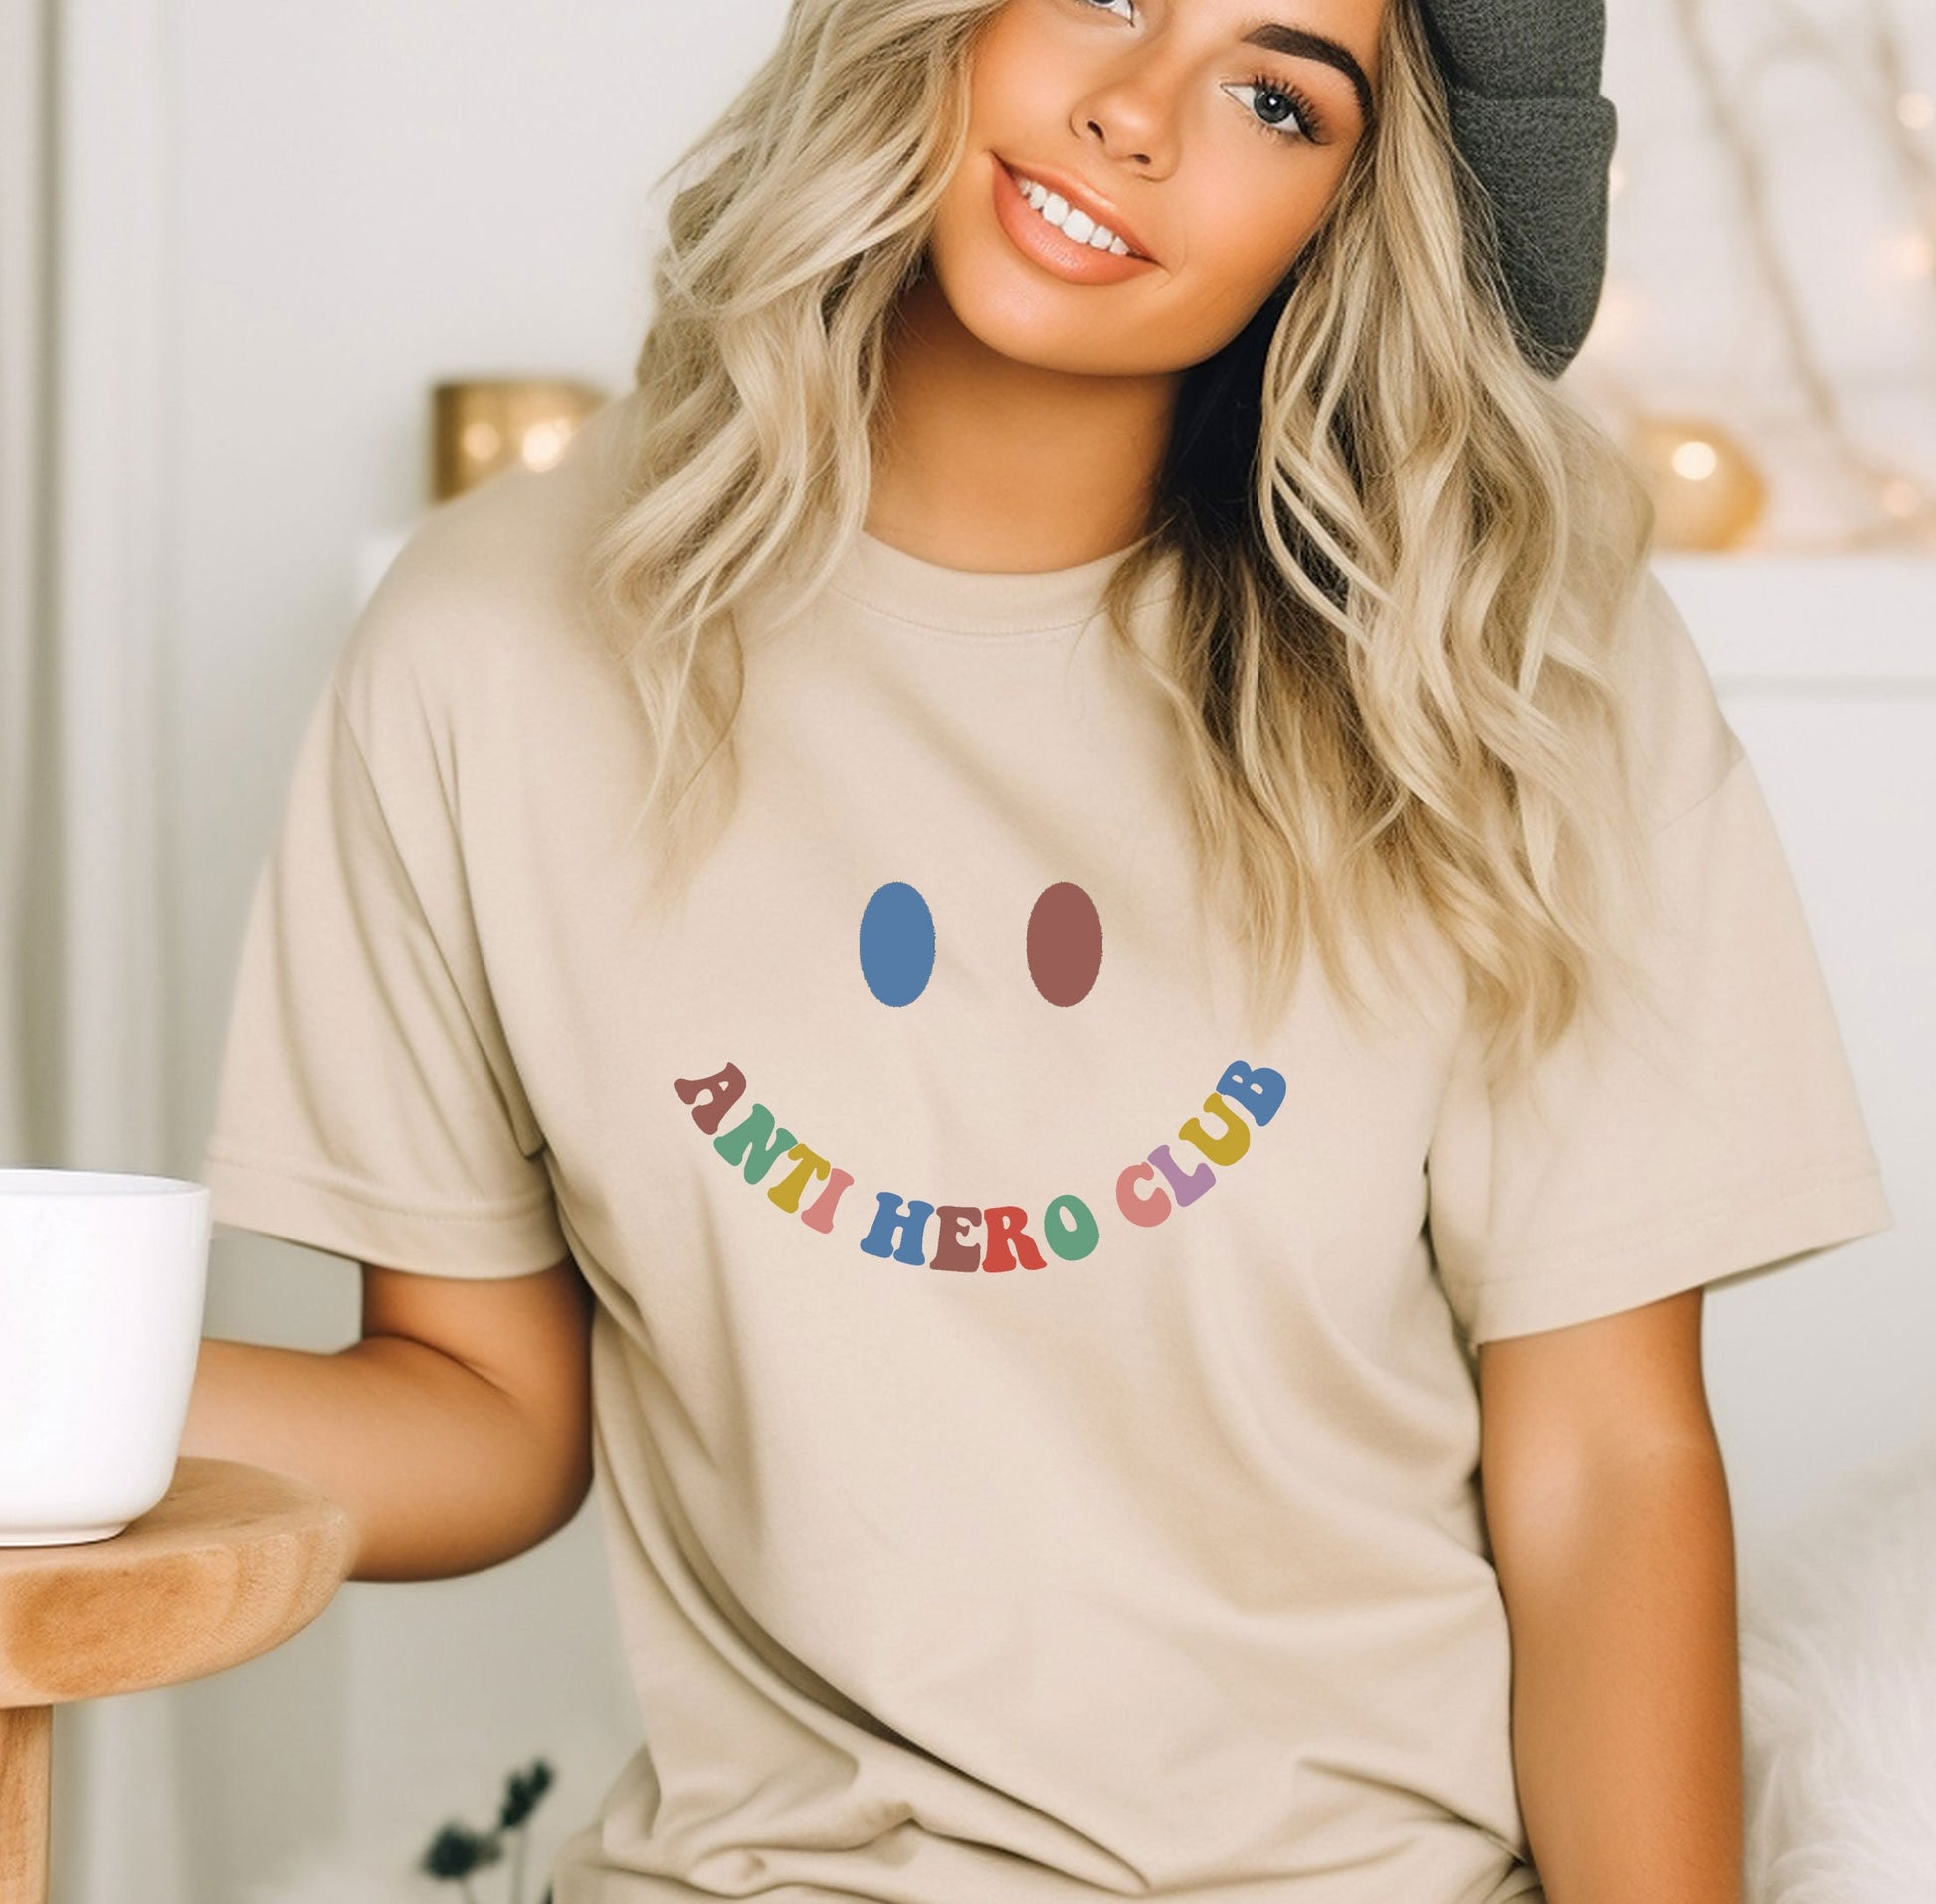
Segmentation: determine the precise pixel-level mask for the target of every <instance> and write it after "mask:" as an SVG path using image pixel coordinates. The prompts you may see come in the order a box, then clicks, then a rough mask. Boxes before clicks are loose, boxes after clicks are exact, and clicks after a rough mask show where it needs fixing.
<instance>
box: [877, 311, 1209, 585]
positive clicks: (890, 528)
mask: <svg viewBox="0 0 1936 1904" xmlns="http://www.w3.org/2000/svg"><path fill="white" fill-rule="evenodd" d="M887 365H888V367H887V388H886V393H885V401H884V403H883V404H882V406H881V412H880V416H879V418H878V419H877V422H876V431H875V442H874V454H873V486H872V490H871V496H870V499H869V508H868V518H867V527H868V530H869V532H870V533H871V534H872V535H874V536H877V537H878V538H879V539H880V540H881V541H883V542H886V543H889V544H891V545H892V546H893V547H895V548H898V549H904V550H905V551H906V552H907V553H908V554H910V555H916V556H919V557H921V558H922V559H923V560H924V561H929V562H935V563H939V564H940V565H941V566H943V567H945V568H957V569H968V570H974V571H981V572H988V571H1001V572H1012V573H1034V572H1039V571H1043V570H1049V569H1063V568H1074V567H1076V566H1077V565H1078V564H1080V563H1083V562H1090V561H1094V560H1096V559H1097V558H1098V557H1100V556H1104V555H1109V554H1113V553H1114V552H1115V551H1116V550H1117V549H1120V548H1126V547H1127V546H1128V545H1129V544H1130V543H1131V542H1133V541H1135V540H1136V538H1137V537H1138V536H1139V535H1141V534H1142V533H1143V531H1144V529H1145V527H1146V526H1147V517H1148V510H1149V500H1150V496H1151V494H1152V492H1153V490H1154V486H1155V480H1156V473H1157V469H1158V466H1159V464H1160V462H1161V459H1162V455H1163V451H1164V448H1165V446H1166V444H1167V442H1168V439H1169V431H1170V424H1171V419H1172V417H1173V416H1174V414H1175V407H1176V396H1177V390H1178V387H1179V385H1180V383H1181V374H1182V373H1180V372H1174V373H1168V374H1160V375H1152V376H1149V377H1094V376H1082V375H1076V374H1073V373H1065V372H1062V371H1057V370H1053V369H1044V368H1042V367H1041V366H1038V365H1034V364H1026V363H1019V362H1017V361H1016V360H1015V359H1013V358H1010V357H1005V356H1003V355H1002V354H1001V353H1000V352H999V351H995V350H991V349H990V348H989V347H988V346H987V345H986V344H984V343H983V342H982V341H981V340H980V339H979V338H978V337H976V336H974V335H973V334H972V333H970V332H969V331H968V330H967V329H965V328H964V327H963V325H962V324H961V323H960V321H959V320H958V319H957V318H956V316H955V315H954V312H953V311H952V310H951V309H950V308H949V307H948V304H947V300H946V299H945V298H944V297H943V295H942V294H941V290H940V287H939V286H938V285H937V284H936V283H935V282H934V280H933V278H932V276H931V275H928V276H924V277H923V278H921V279H920V280H919V281H918V283H917V284H916V285H915V286H913V287H912V288H911V289H910V290H909V291H908V293H907V294H906V296H905V297H904V298H903V299H902V302H901V305H900V308H899V310H898V312H897V313H896V316H895V319H894V322H893V327H892V329H891V331H890V334H889V339H888V358H887Z"/></svg>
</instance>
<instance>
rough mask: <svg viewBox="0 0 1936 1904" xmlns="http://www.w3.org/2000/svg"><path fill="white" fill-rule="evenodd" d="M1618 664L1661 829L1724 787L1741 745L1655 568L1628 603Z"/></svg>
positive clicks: (1653, 820) (1643, 783) (1640, 772)
mask: <svg viewBox="0 0 1936 1904" xmlns="http://www.w3.org/2000/svg"><path fill="white" fill-rule="evenodd" d="M1615 664H1616V667H1617V670H1618V674H1619V680H1620V692H1621V695H1622V700H1623V705H1624V707H1625V710H1626V714H1627V719H1628V731H1629V734H1630V737H1631V740H1632V744H1633V762H1634V771H1635V774H1636V777H1637V779H1638V781H1639V785H1640V789H1641V808H1642V812H1643V814H1644V815H1645V816H1646V819H1647V820H1648V821H1649V823H1650V825H1651V827H1652V828H1653V829H1655V830H1657V829H1658V828H1660V827H1663V826H1665V825H1666V824H1668V822H1670V821H1672V820H1675V819H1677V818H1678V817H1679V816H1680V815H1681V814H1683V813H1685V812H1687V811H1688V810H1689V809H1691V808H1693V807H1696V806H1698V805H1699V804H1700V803H1701V802H1702V801H1703V800H1705V799H1706V798H1707V797H1708V795H1710V794H1711V793H1713V792H1714V791H1715V790H1716V789H1717V788H1719V787H1720V785H1721V783H1722V782H1723V781H1724V780H1726V778H1727V777H1728V775H1729V773H1730V772H1732V770H1733V768H1734V765H1735V763H1736V762H1737V761H1738V760H1739V759H1740V758H1741V756H1742V746H1741V742H1740V740H1739V738H1738V737H1737V736H1736V734H1735V732H1734V729H1733V728H1732V727H1731V726H1730V725H1729V724H1728V720H1727V716H1726V715H1725V714H1724V713H1723V711H1722V709H1721V704H1720V700H1719V697H1718V696H1717V695H1716V693H1715V691H1714V681H1713V677H1712V675H1711V674H1710V673H1709V671H1708V667H1707V663H1706V660H1705V658H1704V657H1703V656H1702V654H1701V651H1700V647H1699V644H1698V643H1697V642H1696V641H1695V638H1694V633H1693V630H1692V629H1691V628H1689V626H1688V624H1687V619H1686V617H1685V616H1684V615H1683V614H1682V613H1681V611H1680V606H1679V604H1678V603H1677V602H1676V601H1675V600H1674V598H1673V595H1672V593H1671V592H1670V591H1669V590H1668V588H1667V585H1666V584H1665V582H1663V581H1662V580H1661V578H1660V575H1659V573H1658V571H1657V569H1656V568H1655V567H1654V566H1653V565H1652V564H1651V563H1650V562H1649V563H1648V564H1647V565H1646V567H1645V568H1643V569H1642V571H1641V572H1640V574H1639V576H1638V577H1637V579H1636V581H1635V585H1634V587H1633V589H1632V590H1631V591H1630V593H1629V596H1628V599H1627V602H1626V604H1625V607H1624V613H1623V616H1622V620H1621V624H1620V627H1619V630H1618V640H1617V642H1616V644H1615Z"/></svg>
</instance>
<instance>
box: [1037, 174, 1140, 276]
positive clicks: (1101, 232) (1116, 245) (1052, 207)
mask: <svg viewBox="0 0 1936 1904" xmlns="http://www.w3.org/2000/svg"><path fill="white" fill-rule="evenodd" d="M1016 182H1017V183H1018V184H1019V185H1020V186H1021V187H1022V196H1023V197H1024V198H1026V199H1027V200H1028V201H1029V203H1030V204H1031V205H1033V206H1034V207H1035V208H1036V210H1037V211H1038V212H1040V213H1041V214H1042V216H1043V217H1044V218H1045V219H1046V220H1047V221H1048V222H1049V223H1050V224H1051V225H1054V226H1055V227H1056V229H1057V230H1058V231H1060V232H1061V233H1062V234H1063V235H1064V236H1065V238H1072V239H1074V241H1075V242H1076V244H1078V245H1087V246H1089V247H1091V248H1092V249H1093V250H1095V251H1099V252H1113V253H1115V255H1116V256H1117V257H1118V258H1126V257H1127V256H1128V255H1129V247H1128V246H1127V245H1126V244H1124V243H1123V241H1122V240H1121V239H1120V238H1118V237H1117V236H1116V234H1115V233H1114V232H1112V231H1111V230H1110V229H1109V228H1108V226H1106V225H1098V224H1097V223H1096V222H1095V220H1094V219H1092V218H1091V217H1090V216H1089V215H1088V213H1087V212H1078V211H1076V210H1075V209H1074V208H1073V207H1072V206H1071V205H1070V204H1069V202H1068V200H1067V199H1065V197H1064V196H1063V195H1062V193H1060V192H1052V191H1051V190H1050V189H1049V188H1048V186H1046V185H1038V184H1037V183H1036V182H1035V180H1034V179H1031V178H1021V177H1019V176H1018V178H1017V180H1016Z"/></svg>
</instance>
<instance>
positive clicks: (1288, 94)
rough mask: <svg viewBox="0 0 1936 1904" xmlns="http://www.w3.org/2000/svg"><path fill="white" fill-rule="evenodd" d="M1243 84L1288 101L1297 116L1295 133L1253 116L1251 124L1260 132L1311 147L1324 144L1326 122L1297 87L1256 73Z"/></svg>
mask: <svg viewBox="0 0 1936 1904" xmlns="http://www.w3.org/2000/svg"><path fill="white" fill-rule="evenodd" d="M1242 84H1248V85H1250V86H1254V87H1256V88H1257V90H1258V92H1259V93H1274V94H1275V95H1277V96H1278V98H1280V99H1288V100H1289V101H1290V104H1291V108H1292V110H1294V111H1295V112H1296V114H1297V126H1298V129H1297V130H1296V131H1295V132H1287V131H1285V130H1284V128H1283V126H1282V125H1272V124H1271V123H1270V121H1269V120H1268V119H1260V118H1258V117H1257V116H1256V115H1255V114H1252V115H1251V123H1252V124H1253V125H1255V126H1256V127H1257V128H1258V131H1259V132H1262V133H1264V134H1265V135H1266V136H1267V137H1269V138H1273V139H1288V140H1290V141H1292V142H1293V143H1294V142H1295V141H1297V140H1298V139H1302V140H1304V141H1305V142H1306V143H1307V144H1311V145H1322V144H1323V143H1324V121H1323V120H1322V119H1321V118H1320V117H1319V116H1318V112H1317V107H1316V106H1314V105H1313V104H1312V103H1311V102H1310V100H1309V99H1308V98H1306V97H1305V96H1304V95H1303V94H1302V93H1301V92H1300V91H1299V90H1298V89H1297V88H1296V87H1294V86H1280V85H1279V84H1278V83H1277V82H1276V81H1275V80H1273V79H1271V78H1270V76H1269V75H1268V74H1266V73H1254V74H1253V75H1252V76H1251V78H1250V80H1249V81H1248V82H1243V83H1242ZM1227 90H1228V89H1227Z"/></svg>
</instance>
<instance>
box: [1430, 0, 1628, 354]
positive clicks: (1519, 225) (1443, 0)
mask: <svg viewBox="0 0 1936 1904" xmlns="http://www.w3.org/2000/svg"><path fill="white" fill-rule="evenodd" d="M1421 11H1422V13H1423V15H1424V18H1425V26H1426V37H1427V39H1428V40H1429V41H1430V42H1431V44H1432V50H1433V55H1434V57H1435V59H1436V61H1437V63H1438V66H1439V71H1440V74H1441V76H1442V77H1443V79H1444V81H1445V85H1446V94H1447V99H1448V103H1449V105H1450V107H1451V114H1452V137H1453V139H1454V141H1455V142H1456V144H1457V146H1458V149H1459V151H1460V152H1461V153H1463V155H1464V157H1465V161H1466V163H1467V164H1468V165H1470V166H1471V168H1472V170H1473V172H1474V173H1476V174H1477V176H1478V179H1479V182H1480V184H1482V185H1483V186H1484V188H1485V193H1486V197H1487V198H1488V200H1489V201H1490V203H1491V206H1492V209H1493V215H1494V219H1495V222H1496V224H1497V227H1498V234H1499V252H1500V258H1501V262H1502V264H1503V265H1504V268H1505V276H1506V285H1507V289H1508V292H1509V299H1508V303H1509V308H1510V314H1511V316H1512V319H1513V326H1514V330H1515V333H1516V334H1517V336H1518V338H1519V344H1520V348H1521V350H1522V351H1524V353H1525V355H1526V357H1527V358H1528V360H1529V361H1530V362H1531V363H1532V365H1533V367H1534V368H1535V369H1536V370H1538V371H1539V372H1541V374H1542V375H1545V376H1548V377H1557V376H1558V375H1559V374H1560V372H1561V371H1563V370H1564V369H1565V368H1566V366H1567V365H1568V364H1569V363H1571V362H1572V361H1573V358H1574V356H1575V355H1576V354H1577V353H1578V351H1579V348H1580V346H1581V344H1582V343H1584V342H1585V340H1586V335H1587V331H1588V330H1589V329H1590V328H1591V326H1592V324H1593V319H1594V312H1595V311H1596V309H1598V307H1599V304H1600V292H1601V287H1602V286H1603V284H1604V283H1605V280H1606V275H1607V168H1608V165H1609V163H1610V161H1611V160H1612V158H1613V153H1614V138H1615V132H1616V121H1615V114H1614V106H1613V102H1612V100H1610V99H1606V98H1603V97H1602V96H1601V93H1600V64H1601V58H1602V55H1603V53H1604V52H1605V44H1606V33H1607V17H1606V11H1605V8H1604V5H1603V4H1602V0H1422V4H1421Z"/></svg>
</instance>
